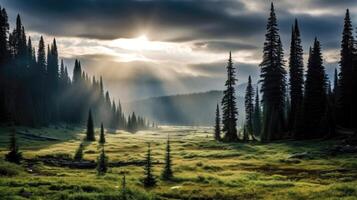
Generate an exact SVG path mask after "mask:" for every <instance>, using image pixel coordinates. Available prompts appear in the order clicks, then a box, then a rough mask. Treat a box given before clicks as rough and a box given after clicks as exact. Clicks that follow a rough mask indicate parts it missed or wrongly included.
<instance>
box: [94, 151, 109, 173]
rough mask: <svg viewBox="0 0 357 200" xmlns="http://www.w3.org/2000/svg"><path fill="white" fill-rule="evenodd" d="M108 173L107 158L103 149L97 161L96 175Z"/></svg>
mask: <svg viewBox="0 0 357 200" xmlns="http://www.w3.org/2000/svg"><path fill="white" fill-rule="evenodd" d="M107 171H108V157H107V156H106V155H105V151H104V147H103V148H102V151H101V152H100V155H99V156H98V159H97V174H98V175H99V176H103V175H105V173H107Z"/></svg>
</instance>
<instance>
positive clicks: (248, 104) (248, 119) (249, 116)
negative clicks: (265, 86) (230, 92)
mask: <svg viewBox="0 0 357 200" xmlns="http://www.w3.org/2000/svg"><path fill="white" fill-rule="evenodd" d="M253 102H254V89H253V86H252V78H251V77H250V76H249V77H248V85H247V88H246V91H245V101H244V103H245V126H246V133H247V134H246V135H252V133H253V120H254V103H253ZM247 139H249V138H247Z"/></svg>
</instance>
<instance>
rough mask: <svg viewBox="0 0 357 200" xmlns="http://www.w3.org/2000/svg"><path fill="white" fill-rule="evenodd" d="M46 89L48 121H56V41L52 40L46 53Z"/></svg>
mask: <svg viewBox="0 0 357 200" xmlns="http://www.w3.org/2000/svg"><path fill="white" fill-rule="evenodd" d="M47 54H48V59H47V74H48V75H47V87H48V95H49V100H50V101H49V108H50V120H51V122H56V121H58V112H59V107H58V101H57V98H58V96H57V95H58V85H59V73H58V72H59V70H58V50H57V44H56V39H53V43H52V44H51V47H50V48H49V51H48V52H47Z"/></svg>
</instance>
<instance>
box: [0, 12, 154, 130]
mask: <svg viewBox="0 0 357 200" xmlns="http://www.w3.org/2000/svg"><path fill="white" fill-rule="evenodd" d="M0 10H1V12H0V123H6V122H8V123H9V122H11V123H15V124H16V125H27V126H33V127H38V126H45V125H49V124H53V123H59V122H64V123H71V124H82V123H84V122H85V120H86V119H87V114H88V111H89V110H91V111H92V113H93V119H94V122H95V123H96V124H98V125H99V123H100V122H103V123H104V124H105V126H106V127H108V128H111V129H127V130H129V131H136V130H139V129H143V128H147V127H148V122H147V120H146V119H144V118H143V117H140V116H136V115H135V113H133V114H132V115H130V116H129V117H128V119H127V118H126V117H125V116H124V113H123V111H122V108H121V104H120V102H118V103H115V101H114V99H113V98H111V97H110V94H109V92H108V91H106V92H105V91H104V88H103V81H102V78H101V77H100V78H99V79H98V78H96V77H95V76H93V77H90V76H89V75H88V74H87V73H86V72H85V71H84V70H83V69H82V66H81V62H80V61H79V60H76V61H75V64H74V70H73V77H72V79H71V78H70V77H69V75H68V70H67V67H66V66H65V65H64V63H63V60H61V62H60V64H59V56H58V54H59V53H58V49H57V44H56V40H55V39H53V42H52V43H51V44H49V45H47V47H46V45H45V42H44V39H43V37H42V36H41V38H40V40H39V44H38V47H37V50H36V49H35V47H34V46H33V45H32V41H31V38H30V37H27V35H26V31H25V28H24V26H23V25H22V22H21V18H20V16H19V15H18V16H17V19H16V27H15V28H14V29H13V30H12V31H11V32H10V30H9V29H10V27H9V23H8V16H7V13H6V10H5V9H4V8H0ZM46 49H47V51H46Z"/></svg>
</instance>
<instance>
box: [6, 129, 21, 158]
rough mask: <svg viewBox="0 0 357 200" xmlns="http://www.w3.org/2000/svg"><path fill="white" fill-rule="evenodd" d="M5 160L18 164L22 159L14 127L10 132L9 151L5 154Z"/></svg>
mask: <svg viewBox="0 0 357 200" xmlns="http://www.w3.org/2000/svg"><path fill="white" fill-rule="evenodd" d="M5 160H6V161H8V162H13V163H16V164H20V162H21V160H22V153H21V152H20V151H19V146H18V144H17V139H16V130H15V128H14V129H13V130H12V133H11V137H10V146H9V153H8V154H6V155H5Z"/></svg>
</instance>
